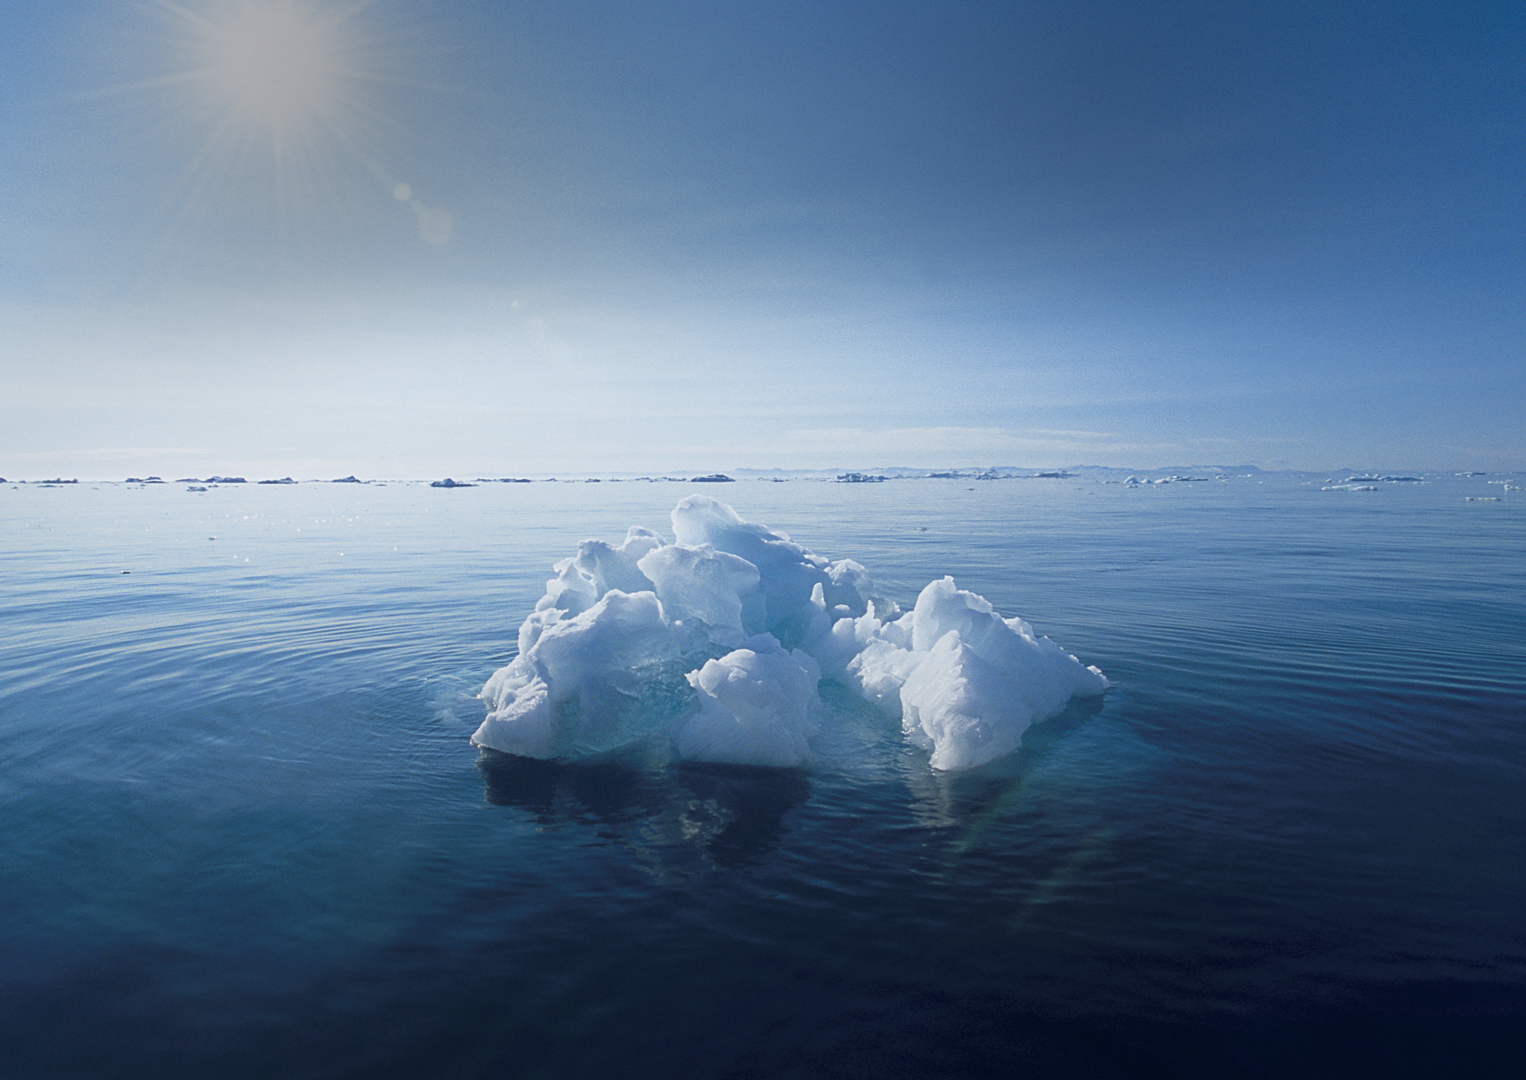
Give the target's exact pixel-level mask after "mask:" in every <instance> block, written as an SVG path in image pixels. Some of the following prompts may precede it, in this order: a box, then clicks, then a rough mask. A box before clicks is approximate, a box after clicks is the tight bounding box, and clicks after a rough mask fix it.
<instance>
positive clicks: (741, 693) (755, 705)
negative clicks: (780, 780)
mask: <svg viewBox="0 0 1526 1080" xmlns="http://www.w3.org/2000/svg"><path fill="white" fill-rule="evenodd" d="M687 678H688V681H689V685H691V686H692V687H694V690H695V692H696V693H697V694H698V697H699V707H698V708H697V709H696V710H694V711H693V712H692V713H690V714H689V715H688V716H687V717H685V718H684V719H683V720H682V721H680V723H679V726H678V731H677V740H676V741H677V745H678V752H679V754H680V755H681V756H682V757H685V758H687V759H689V760H691V761H717V762H730V763H733V764H738V765H773V766H790V765H798V764H800V763H801V762H802V761H804V760H805V759H806V757H807V756H808V755H809V754H810V744H809V741H808V740H809V739H810V737H811V736H812V735H814V734H815V733H816V729H817V726H818V724H819V720H818V713H819V710H820V698H818V697H817V694H816V684H817V682H818V681H819V680H820V679H821V669H820V668H819V667H818V666H817V664H816V661H815V660H813V659H812V658H811V657H809V656H807V655H806V654H805V653H804V652H802V651H801V650H799V649H795V650H793V651H790V652H786V651H785V650H784V647H783V646H781V645H780V644H779V642H778V640H777V639H776V638H774V636H773V635H772V634H759V635H757V636H756V637H752V638H749V639H748V640H747V641H746V643H745V644H744V645H743V647H742V648H740V649H736V650H734V651H732V652H729V653H727V654H726V655H725V656H723V657H721V658H720V659H719V660H707V661H706V662H705V666H704V667H702V668H700V669H699V670H698V671H691V672H689V674H688V676H687Z"/></svg>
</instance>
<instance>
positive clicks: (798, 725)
mask: <svg viewBox="0 0 1526 1080" xmlns="http://www.w3.org/2000/svg"><path fill="white" fill-rule="evenodd" d="M673 527H674V532H675V534H676V536H677V543H674V544H664V543H663V541H662V538H661V537H659V536H658V535H657V534H656V533H653V532H650V531H648V530H646V529H641V528H632V529H631V530H630V531H629V532H628V533H627V535H626V539H625V541H624V542H623V543H622V544H620V545H619V546H618V547H616V546H614V545H611V544H607V543H604V542H603V541H597V540H588V541H584V542H583V543H582V544H580V545H579V547H578V551H577V554H576V555H574V556H572V557H571V558H567V559H563V560H561V561H560V562H558V563H557V564H556V566H555V569H556V576H555V577H553V578H552V579H551V580H550V581H548V582H547V583H546V593H545V595H544V596H543V597H541V599H540V601H539V603H537V604H536V606H535V610H534V611H532V612H531V613H530V615H529V616H528V617H527V618H526V619H525V621H524V623H523V625H522V626H521V627H520V630H519V656H518V657H517V658H516V659H515V660H514V661H513V662H512V663H511V664H509V665H508V666H507V667H505V668H503V669H502V670H500V671H498V672H497V673H496V674H494V675H493V677H492V678H491V679H489V680H488V683H487V685H486V686H484V687H483V690H482V697H483V698H484V699H485V700H486V701H487V702H488V706H489V712H488V715H487V718H486V719H485V720H484V721H483V722H482V726H481V727H480V728H479V729H478V730H477V733H476V734H475V735H474V736H473V741H474V742H476V743H477V744H479V745H481V746H486V747H491V748H493V749H497V750H503V751H507V752H509V753H514V754H522V755H525V756H530V757H553V756H564V755H577V754H582V753H598V752H602V751H604V750H608V749H613V748H615V747H617V746H621V745H624V744H625V743H628V742H632V741H636V740H638V739H643V738H649V737H653V736H655V735H658V734H665V735H668V736H671V738H672V739H673V741H674V745H675V746H676V748H677V750H678V753H679V754H680V755H681V756H683V757H686V758H692V759H695V760H700V761H727V762H737V763H745V764H768V765H793V764H797V763H799V762H800V761H803V760H804V759H805V757H806V756H807V754H808V753H809V739H810V737H811V735H812V734H813V733H814V732H815V730H816V727H817V724H818V723H819V717H818V712H819V704H820V700H819V698H818V697H817V693H816V684H817V682H818V681H819V680H820V679H821V678H822V677H826V678H829V679H835V680H837V681H839V682H841V683H844V684H845V685H847V686H849V687H852V688H853V689H855V690H856V691H857V692H858V693H859V694H861V695H862V696H863V697H864V698H865V699H866V700H868V701H871V702H874V703H876V704H878V705H880V706H881V707H882V708H883V709H884V710H885V711H886V712H888V713H891V714H892V715H898V716H899V717H900V719H901V723H902V727H903V730H904V731H905V733H906V736H907V737H908V738H909V739H911V740H912V741H913V742H915V743H917V744H918V745H921V746H924V747H925V748H926V749H927V750H928V751H929V753H930V754H931V764H932V765H933V767H934V768H937V769H964V768H971V767H973V766H976V765H981V764H984V763H985V762H988V761H990V760H992V759H993V758H996V757H999V756H1001V755H1002V754H1006V753H1009V752H1011V751H1012V750H1014V749H1016V748H1017V746H1018V744H1019V743H1020V741H1021V739H1022V735H1023V732H1024V730H1026V729H1027V728H1028V726H1029V725H1030V724H1033V723H1035V722H1037V721H1040V720H1044V719H1047V718H1049V717H1051V716H1054V715H1056V714H1057V713H1059V712H1060V711H1061V710H1063V709H1064V707H1065V705H1066V703H1067V702H1068V701H1069V700H1070V699H1071V698H1072V697H1075V696H1093V695H1097V694H1101V693H1102V692H1103V691H1104V690H1106V688H1107V685H1108V684H1107V680H1106V679H1105V678H1104V677H1103V675H1102V673H1101V672H1100V671H1098V670H1097V669H1096V668H1088V667H1085V666H1083V665H1082V664H1081V662H1080V661H1078V660H1077V659H1076V658H1075V657H1073V656H1071V655H1069V654H1068V653H1066V652H1065V651H1064V650H1063V649H1061V648H1060V647H1059V646H1058V645H1056V644H1055V643H1054V642H1052V641H1050V640H1049V639H1048V638H1043V637H1036V636H1034V634H1033V631H1032V629H1031V628H1030V627H1029V626H1028V624H1027V623H1025V622H1023V620H1021V619H1018V618H1011V619H1003V618H1002V617H1001V616H1000V615H999V614H997V612H996V611H995V609H994V608H993V607H992V606H991V604H990V603H989V602H987V601H986V600H985V599H984V598H983V597H980V596H977V595H976V594H975V593H972V592H969V591H966V590H963V589H960V588H958V587H957V586H956V585H955V584H954V580H953V579H952V578H947V577H946V578H943V579H941V580H939V581H934V582H933V583H931V584H930V585H928V586H927V587H926V588H924V589H923V590H922V592H921V594H920V595H919V596H918V597H917V602H916V605H915V607H914V608H913V609H912V610H911V611H908V612H904V613H903V612H902V611H901V610H900V609H899V607H897V605H896V604H895V603H893V602H892V601H890V600H887V599H885V598H884V597H881V596H880V595H878V593H877V592H876V590H875V587H874V582H873V580H872V579H871V578H870V576H869V573H868V571H867V570H865V569H864V567H863V566H861V565H860V564H858V563H857V562H854V561H853V560H851V559H844V560H841V561H839V562H836V563H828V562H827V561H826V560H825V559H823V558H821V557H820V556H818V555H815V554H813V553H812V552H810V551H808V550H806V549H805V548H803V547H801V546H800V545H798V544H796V543H794V542H793V541H791V540H790V539H789V537H787V536H785V535H784V534H783V533H778V532H773V531H770V530H769V529H766V528H764V527H763V526H761V525H754V524H751V523H749V522H746V521H743V520H742V519H741V518H740V517H739V516H738V515H737V514H736V512H735V511H734V510H732V509H731V507H729V506H727V505H726V504H724V503H722V502H719V501H717V500H715V499H712V498H710V497H708V496H704V495H694V496H690V497H689V498H686V499H684V500H683V501H682V502H680V503H679V504H678V507H677V508H676V509H675V510H674V511H673ZM696 665H698V666H696Z"/></svg>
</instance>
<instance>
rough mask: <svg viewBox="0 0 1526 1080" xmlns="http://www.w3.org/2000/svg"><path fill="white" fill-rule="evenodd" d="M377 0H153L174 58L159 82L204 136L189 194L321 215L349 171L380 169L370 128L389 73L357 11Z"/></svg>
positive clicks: (377, 124) (378, 120) (184, 191)
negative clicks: (343, 0) (266, 203)
mask: <svg viewBox="0 0 1526 1080" xmlns="http://www.w3.org/2000/svg"><path fill="white" fill-rule="evenodd" d="M372 2H373V0H350V2H348V3H335V2H332V0H329V2H325V0H199V2H198V0H155V2H154V7H155V9H156V10H157V11H158V12H159V13H160V14H161V15H162V16H163V17H164V18H165V20H166V22H167V26H166V30H165V33H164V42H165V44H166V46H168V48H169V50H170V53H171V55H172V57H173V59H172V60H171V61H170V63H169V64H168V65H167V66H168V67H169V69H170V70H168V71H166V72H165V73H164V74H162V75H161V76H159V77H158V78H156V79H154V80H152V83H153V84H154V85H155V86H156V87H157V88H158V89H159V90H161V91H163V92H165V93H168V94H170V95H172V98H173V104H174V107H173V113H174V114H175V115H176V116H178V117H179V118H180V121H181V123H182V125H183V127H184V128H185V129H186V130H187V131H188V132H192V133H193V138H195V139H196V140H197V141H196V142H195V144H194V145H195V147H196V148H195V150H194V151H193V153H192V155H191V158H190V160H189V162H188V163H187V165H186V168H185V171H184V174H183V176H182V179H181V181H180V184H179V191H180V194H181V196H183V197H185V198H186V199H187V201H188V202H189V203H191V204H194V205H196V206H199V207H200V208H201V209H203V210H211V209H214V208H217V207H218V206H219V205H220V206H221V207H222V208H226V206H227V204H228V202H229V200H230V199H235V198H237V199H242V200H243V201H245V202H250V201H253V200H256V199H258V200H260V201H268V200H270V199H273V200H274V201H275V203H276V204H277V206H278V207H279V209H280V212H281V214H282V217H283V219H292V218H298V217H304V216H305V217H319V216H322V215H323V214H324V213H325V208H324V206H323V201H324V198H323V196H324V194H325V193H329V194H330V195H332V193H333V192H334V191H335V190H336V188H338V187H340V186H342V185H343V183H344V182H345V177H346V176H347V175H348V176H350V177H351V178H353V177H354V176H355V175H356V174H357V173H358V174H360V175H363V176H364V177H365V179H366V181H367V182H371V181H372V180H373V178H374V179H375V180H383V179H384V178H383V177H381V176H380V175H377V174H378V170H379V167H378V166H377V165H376V164H375V159H376V157H377V155H376V153H375V152H374V149H375V147H374V144H375V142H376V140H375V138H374V135H375V133H376V132H377V131H378V130H379V129H382V128H385V127H386V117H385V115H384V113H383V109H382V108H381V104H380V102H381V99H382V90H383V89H384V88H385V87H386V85H387V84H388V83H389V82H391V81H392V80H393V77H392V73H391V72H390V71H389V68H388V60H389V59H391V58H390V57H389V55H388V52H387V50H386V48H384V47H383V45H382V43H381V40H380V39H379V38H377V37H376V36H374V35H373V34H372V33H371V32H370V31H369V30H368V29H367V27H366V25H365V24H366V20H365V19H363V18H361V16H362V14H363V13H364V12H365V10H366V9H367V8H369V7H371V6H372ZM391 187H392V183H387V184H386V186H385V189H384V190H390V189H391Z"/></svg>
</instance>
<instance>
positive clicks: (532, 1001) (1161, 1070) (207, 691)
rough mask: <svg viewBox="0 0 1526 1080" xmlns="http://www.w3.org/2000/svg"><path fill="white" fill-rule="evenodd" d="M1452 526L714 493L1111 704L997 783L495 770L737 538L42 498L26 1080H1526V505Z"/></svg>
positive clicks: (9, 495) (13, 927) (970, 499)
mask: <svg viewBox="0 0 1526 1080" xmlns="http://www.w3.org/2000/svg"><path fill="white" fill-rule="evenodd" d="M1426 479H1427V482H1425V483H1385V484H1380V485H1377V486H1378V488H1379V490H1375V491H1325V490H1321V488H1322V485H1321V484H1320V482H1319V478H1311V477H1301V476H1288V475H1262V476H1251V477H1233V478H1230V479H1227V480H1223V481H1217V480H1216V481H1209V482H1203V483H1184V482H1179V483H1174V484H1164V485H1150V486H1146V487H1143V488H1132V487H1125V486H1123V485H1119V484H1106V483H1101V482H1098V481H1095V480H1089V479H1065V480H1021V481H1020V480H1007V481H997V482H986V483H979V482H972V481H964V480H899V481H892V482H887V483H883V484H857V485H847V484H830V483H813V482H806V481H792V482H788V483H766V482H754V481H750V482H739V483H736V484H732V485H726V486H724V487H721V486H719V485H715V486H707V487H706V488H704V489H703V490H704V493H706V494H713V495H717V496H719V497H721V498H723V499H725V500H726V501H727V502H729V503H730V504H732V505H733V506H735V507H736V509H737V510H738V512H739V513H740V514H741V515H742V516H743V517H745V518H747V519H748V520H751V521H757V522H761V523H764V524H767V525H769V526H770V527H772V528H775V529H778V530H782V531H784V532H787V533H789V534H790V536H791V537H792V538H793V539H794V540H796V541H797V542H799V543H801V544H804V545H805V546H807V547H809V548H810V549H812V550H813V551H815V552H817V553H818V554H821V555H824V556H826V557H828V558H831V559H837V558H854V559H857V560H858V561H859V562H861V563H863V564H865V565H866V566H867V567H868V568H869V569H870V571H871V572H872V573H873V574H874V576H875V580H876V582H877V584H878V585H879V586H880V588H881V591H882V592H884V593H886V594H888V595H890V596H893V597H895V598H896V599H898V600H900V601H901V602H902V603H903V604H909V603H910V601H911V600H913V599H914V598H915V596H916V594H917V592H918V590H920V588H921V587H922V586H923V585H924V584H926V583H927V582H928V581H929V580H932V579H933V578H937V577H941V576H943V575H945V574H951V575H953V576H954V578H955V579H956V581H957V582H958V584H959V585H960V586H961V587H963V588H968V589H972V590H974V591H976V592H978V593H980V594H982V595H984V596H985V597H987V598H988V599H989V600H990V601H991V602H992V603H993V604H995V606H996V608H997V609H998V610H999V611H1000V612H1002V613H1003V614H1004V615H1021V616H1022V617H1023V618H1025V619H1027V620H1028V621H1029V622H1030V623H1031V624H1033V626H1034V628H1035V630H1036V631H1037V632H1039V633H1042V634H1048V635H1050V636H1052V637H1053V638H1054V639H1055V640H1057V641H1058V642H1059V643H1060V644H1061V645H1063V646H1064V647H1065V648H1066V649H1067V650H1068V651H1070V652H1072V653H1074V654H1075V655H1076V656H1078V657H1079V658H1080V659H1081V660H1082V661H1083V662H1085V663H1088V664H1095V665H1097V666H1098V667H1100V668H1101V669H1102V670H1103V671H1104V672H1105V673H1106V674H1107V676H1108V677H1109V679H1110V680H1111V681H1112V684H1113V686H1112V689H1111V690H1110V691H1109V692H1108V694H1107V695H1106V697H1105V698H1103V699H1101V700H1099V701H1090V702H1077V703H1075V704H1073V705H1072V707H1071V708H1070V709H1069V710H1068V711H1067V712H1066V713H1065V714H1063V715H1062V716H1060V717H1059V718H1057V719H1055V720H1053V721H1050V722H1048V723H1046V724H1044V725H1041V726H1038V727H1035V728H1033V729H1031V730H1030V731H1029V733H1028V736H1027V738H1026V740H1025V742H1024V747H1023V749H1022V750H1021V751H1020V752H1019V753H1017V754H1015V755H1012V756H1010V757H1008V758H1005V759H1002V760H1000V761H998V762H995V763H993V764H991V765H989V766H986V767H983V768H980V769H976V770H972V771H970V772H965V773H957V774H945V773H937V772H934V771H932V770H930V769H929V768H928V764H927V755H926V753H925V752H923V751H920V750H917V749H915V748H914V747H912V746H909V745H908V744H907V743H906V742H905V741H904V739H903V737H902V736H901V734H900V731H899V729H898V726H897V724H896V722H895V720H894V719H892V718H887V717H885V716H883V715H881V714H879V713H877V712H875V711H874V710H873V709H871V708H870V707H868V706H867V705H865V704H863V703H862V702H859V701H858V700H857V699H856V698H854V697H853V696H852V695H851V694H850V693H847V692H845V691H841V690H840V689H839V688H834V687H833V686H831V685H826V686H825V687H824V688H823V695H824V697H825V698H826V699H827V701H828V706H829V722H828V724H827V726H826V728H825V730H824V731H823V733H822V734H821V735H820V736H819V737H818V739H817V740H816V742H815V747H814V754H813V757H812V759H811V761H810V763H809V764H808V765H807V766H805V767H803V768H798V769H787V770H778V769H760V768H742V767H724V766H696V765H692V764H679V763H676V762H675V761H673V760H671V758H670V756H669V755H668V754H667V753H665V752H663V751H662V749H661V748H660V747H652V746H643V747H636V748H633V749H632V750H629V751H625V752H619V753H614V754H611V755H607V756H604V757H601V758H598V759H594V760H589V761H582V762H574V763H555V762H543V761H528V760H523V759H517V758H512V757H509V756H506V755H502V754H496V753H493V752H487V751H479V750H477V749H476V748H474V747H473V746H471V745H470V744H469V743H468V738H469V736H470V734H471V733H472V731H473V730H474V728H475V727H476V725H477V723H478V722H479V721H480V719H481V717H482V705H481V703H480V702H479V701H477V700H476V699H475V694H476V691H477V690H478V689H479V688H480V687H481V685H482V683H483V682H484V681H485V679H486V678H487V677H488V675H489V674H491V673H492V671H493V670H494V669H495V668H497V667H498V666H501V665H502V664H503V663H505V662H506V661H507V660H508V659H509V658H510V657H511V656H512V655H513V651H514V647H515V644H514V643H515V640H516V633H517V629H518V626H519V623H520V621H521V620H522V619H523V617H524V615H525V614H526V613H527V612H528V611H529V610H530V609H531V608H532V607H533V605H534V602H535V600H536V599H537V598H538V597H539V596H540V594H541V592H542V591H543V589H544V586H545V581H546V579H547V577H548V576H549V570H550V565H551V563H552V562H554V561H556V560H557V559H560V558H562V557H564V556H566V555H569V554H571V553H572V552H573V550H574V549H575V547H576V544H577V542H578V541H579V540H582V539H584V538H588V537H598V538H602V539H607V540H612V541H617V540H619V539H620V538H621V537H623V536H624V534H625V529H626V527H627V526H628V525H632V524H640V525H645V526H648V527H650V528H654V529H658V530H659V531H663V532H664V533H668V534H670V528H669V526H668V521H667V514H668V512H669V511H670V510H671V509H672V507H673V505H674V504H675V503H676V502H677V501H678V499H679V498H681V497H683V496H684V495H687V494H691V493H694V492H696V491H698V490H701V489H699V488H697V487H695V486H693V485H686V484H677V483H652V484H646V483H621V484H616V483H607V482H606V483H602V484H581V483H537V484H492V485H483V486H479V487H475V488H469V489H457V490H440V489H431V488H429V487H428V486H425V485H420V484H411V483H390V484H367V485H347V484H301V485H294V486H256V485H252V484H251V485H240V486H222V487H214V488H212V489H211V490H209V491H206V492H204V493H194V492H189V491H187V490H186V489H185V485H174V484H170V485H163V486H138V485H125V484H106V483H100V484H90V483H81V484H78V485H69V486H64V487H42V486H39V485H32V484H28V485H7V486H4V487H0V556H3V561H0V566H3V573H0V641H3V647H0V648H3V652H0V656H3V659H0V763H3V764H0V824H3V831H0V956H3V957H4V962H3V964H0V1070H3V1071H4V1073H5V1074H6V1075H14V1076H18V1077H39V1078H42V1077H81V1078H83V1077H90V1078H97V1077H140V1076H141V1077H149V1076H152V1077H182V1076H183V1077H191V1076H196V1077H206V1076H216V1077H283V1078H286V1077H292V1078H306V1077H312V1078H320V1077H321V1078H328V1077H354V1078H361V1077H440V1078H467V1077H473V1078H475V1077H521V1076H522V1077H592V1076H601V1077H602V1076H648V1075H650V1076H679V1077H887V1076H908V1077H910V1076H917V1077H962V1076H970V1077H977V1076H1010V1075H1018V1074H1020V1071H1021V1070H1025V1069H1039V1070H1053V1075H1057V1076H1066V1077H1071V1076H1143V1075H1177V1076H1180V1075H1189V1076H1197V1075H1201V1076H1210V1075H1211V1076H1226V1077H1232V1076H1254V1077H1282V1076H1288V1075H1305V1076H1439V1075H1447V1076H1496V1075H1498V1076H1515V1075H1523V1074H1526V1072H1523V1070H1526V1041H1523V1038H1522V1036H1523V1032H1526V678H1523V677H1526V558H1523V553H1526V498H1523V497H1522V493H1520V492H1518V491H1506V490H1505V488H1504V486H1503V485H1500V484H1498V483H1496V484H1494V485H1492V486H1491V484H1490V483H1489V481H1490V480H1491V479H1495V480H1497V479H1498V478H1489V477H1454V476H1450V475H1447V476H1434V477H1427V478H1426ZM1469 496H1474V497H1475V498H1480V497H1488V496H1502V498H1500V501H1497V502H1483V501H1469V498H1468V497H1469Z"/></svg>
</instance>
